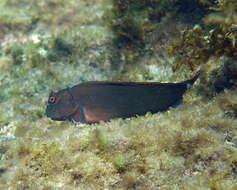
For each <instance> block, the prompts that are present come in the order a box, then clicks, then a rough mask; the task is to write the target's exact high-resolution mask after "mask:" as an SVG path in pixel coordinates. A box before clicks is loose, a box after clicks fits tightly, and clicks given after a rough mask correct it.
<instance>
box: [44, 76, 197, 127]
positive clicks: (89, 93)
mask: <svg viewBox="0 0 237 190" xmlns="http://www.w3.org/2000/svg"><path fill="white" fill-rule="evenodd" d="M199 74H200V72H197V73H196V75H195V76H194V77H193V78H192V79H190V80H186V81H184V82H180V83H159V82H85V83H81V84H78V85H76V86H73V87H72V88H66V89H63V90H60V91H58V92H51V93H50V95H49V99H48V104H47V108H46V115H47V117H50V118H51V119H53V120H71V121H76V122H82V123H96V122H99V121H100V120H103V121H108V120H110V119H112V118H118V117H121V118H127V117H132V116H136V115H145V114H146V113H147V112H151V113H156V112H159V111H165V110H167V109H168V108H169V107H170V106H176V105H178V104H179V103H181V102H182V96H183V94H184V92H185V91H186V89H187V86H188V85H192V84H193V83H194V82H195V81H196V79H197V78H198V76H199Z"/></svg>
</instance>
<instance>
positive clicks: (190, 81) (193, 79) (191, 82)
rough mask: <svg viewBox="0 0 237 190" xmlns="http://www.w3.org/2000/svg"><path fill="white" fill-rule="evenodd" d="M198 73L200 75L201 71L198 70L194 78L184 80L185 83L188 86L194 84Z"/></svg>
mask: <svg viewBox="0 0 237 190" xmlns="http://www.w3.org/2000/svg"><path fill="white" fill-rule="evenodd" d="M200 73H201V70H198V72H196V74H195V75H194V77H193V78H192V79H189V80H186V81H185V83H186V84H188V85H193V83H195V81H196V80H197V79H198V77H199V75H200Z"/></svg>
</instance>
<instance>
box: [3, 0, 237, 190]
mask: <svg viewBox="0 0 237 190" xmlns="http://www.w3.org/2000/svg"><path fill="white" fill-rule="evenodd" d="M236 15H237V3H236V1H235V0H217V1H214V0H193V1H190V0H183V1H181V0H137V1H128V0H119V1H114V0H111V1H107V0H96V1H95V0H92V1H88V0H80V1H77V0H69V1H64V0H42V1H29V0H8V1H7V0H2V1H0V189H17V190H23V189H36V190H38V189H39V190H40V189H49V190H51V189H52V190H53V189H63V190H73V189H75V190H76V189H162V190H168V189H180V190H181V189H182V190H183V189H187V190H188V189H194V190H195V189H204V190H210V189H216V190H225V189H226V188H228V189H230V190H235V189H237V181H236V179H237V120H236V119H237V89H236V82H237V60H236V59H237V57H236V56H237V55H236V50H237V48H236V37H237V36H236V35H237V32H236V31H237V29H236V24H237V19H236V18H237V16H236ZM198 68H200V69H201V74H200V77H199V79H198V80H197V81H196V83H195V84H194V85H193V86H192V87H191V88H188V89H187V92H186V93H185V95H184V97H183V99H184V100H183V104H182V105H180V106H178V107H177V108H170V109H169V110H168V111H167V112H163V113H157V114H153V115H152V114H151V113H149V112H148V113H146V115H145V116H137V117H133V118H128V119H124V120H123V119H113V120H111V121H110V122H106V123H105V122H100V123H98V124H93V125H90V126H89V125H86V124H73V123H71V122H65V121H51V120H50V119H48V118H46V116H45V109H46V102H47V98H48V95H49V93H50V90H52V89H53V90H55V91H57V90H59V89H63V88H66V87H72V86H73V85H75V84H78V83H81V82H85V81H103V80H123V81H160V82H180V81H183V80H185V79H187V78H190V77H191V76H193V74H194V73H195V72H196V71H197V70H198Z"/></svg>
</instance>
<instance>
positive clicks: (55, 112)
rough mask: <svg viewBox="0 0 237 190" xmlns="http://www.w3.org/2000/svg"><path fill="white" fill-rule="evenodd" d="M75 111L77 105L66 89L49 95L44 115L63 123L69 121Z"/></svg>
mask: <svg viewBox="0 0 237 190" xmlns="http://www.w3.org/2000/svg"><path fill="white" fill-rule="evenodd" d="M76 110H77V105H76V103H75V102H74V100H73V97H72V95H71V94H70V92H69V91H68V89H64V90H60V91H58V92H51V93H50V94H49V98H48V102H47V107H46V112H45V114H46V116H47V117H50V118H51V119H52V120H58V121H63V120H67V119H70V117H71V116H72V115H73V114H74V113H75V112H76Z"/></svg>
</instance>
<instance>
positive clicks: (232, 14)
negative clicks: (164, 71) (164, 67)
mask: <svg viewBox="0 0 237 190" xmlns="http://www.w3.org/2000/svg"><path fill="white" fill-rule="evenodd" d="M210 9H211V10H213V13H210V14H209V15H207V16H206V17H204V18H203V22H204V26H203V27H201V26H200V25H195V26H194V27H193V28H191V29H185V30H184V31H182V32H180V38H179V39H177V40H174V41H171V43H170V46H169V48H168V50H169V54H170V55H175V56H176V59H175V64H174V67H173V69H174V70H176V69H177V68H178V67H180V65H181V64H183V63H185V64H187V65H188V66H189V67H190V68H191V69H192V70H193V69H195V68H196V67H198V66H200V65H202V64H205V63H206V62H207V61H208V60H209V58H210V57H213V56H219V57H220V56H227V57H231V58H232V59H235V60H236V59H237V47H236V39H237V32H236V31H237V25H236V23H237V3H236V1H232V0H231V1H222V0H219V1H217V4H216V5H215V6H214V7H211V8H210Z"/></svg>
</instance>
